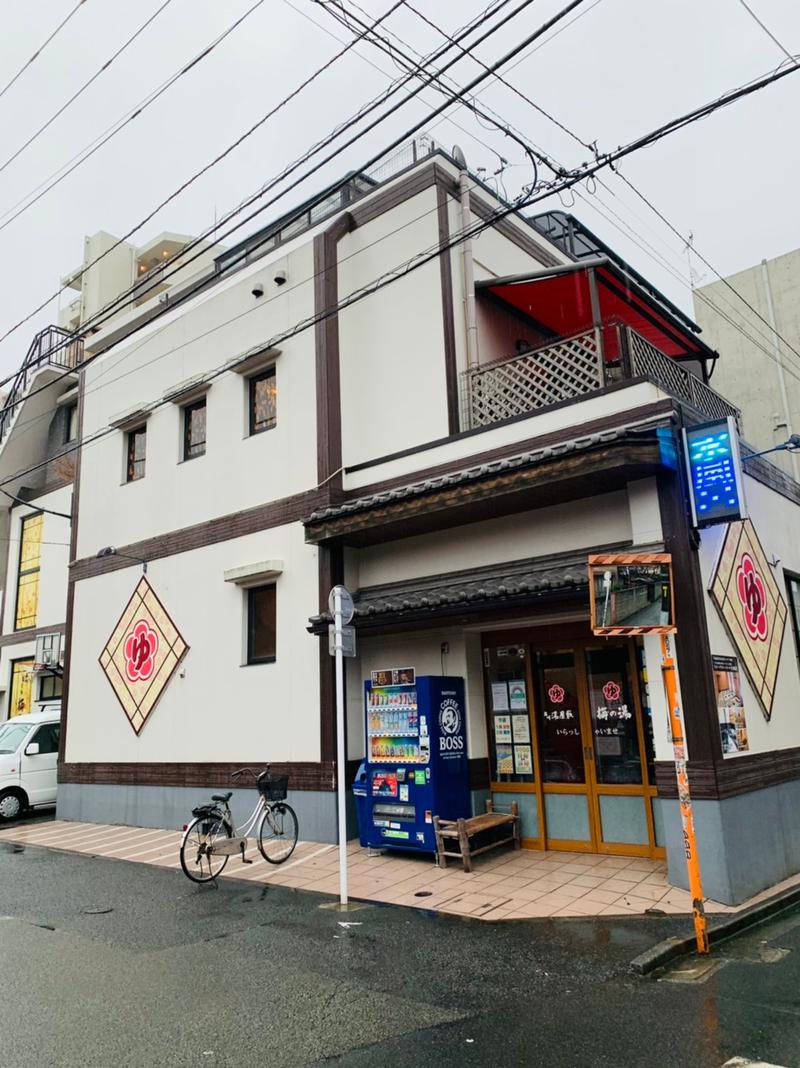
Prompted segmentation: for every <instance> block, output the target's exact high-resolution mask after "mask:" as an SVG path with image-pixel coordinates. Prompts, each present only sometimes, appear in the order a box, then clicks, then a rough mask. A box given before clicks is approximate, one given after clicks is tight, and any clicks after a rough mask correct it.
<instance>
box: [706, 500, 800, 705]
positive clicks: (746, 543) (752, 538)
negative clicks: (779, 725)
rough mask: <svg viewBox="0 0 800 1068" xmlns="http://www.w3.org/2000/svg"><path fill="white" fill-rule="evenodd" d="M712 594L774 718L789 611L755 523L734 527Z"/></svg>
mask: <svg viewBox="0 0 800 1068" xmlns="http://www.w3.org/2000/svg"><path fill="white" fill-rule="evenodd" d="M709 592H710V593H711V599H712V601H713V602H714V604H715V605H716V607H717V611H718V612H719V614H720V616H721V617H722V622H723V623H724V624H725V627H726V628H727V631H728V633H729V634H730V637H731V640H732V642H733V644H734V645H735V646H736V648H737V650H738V652H739V655H740V656H741V659H742V663H743V664H744V667H745V671H746V672H747V675H748V677H749V679H750V682H751V684H752V687H753V689H754V690H755V692H756V696H757V697H758V699H759V701H760V702H761V707H762V710H763V712H764V715H765V716H766V718H767V719H769V718H770V716H771V715H772V702H773V700H774V697H775V683H776V681H777V678H778V664H779V662H780V656H781V645H782V644H783V632H784V630H785V627H786V614H787V608H786V602H785V601H784V599H783V597H782V596H781V592H780V590H779V589H778V584H777V582H776V581H775V579H774V577H773V575H772V569H771V568H770V566H769V563H768V562H767V558H766V556H765V555H764V550H763V549H762V548H761V542H760V541H759V540H758V535H757V534H756V532H755V528H754V527H753V524H752V523H751V522H750V520H749V519H745V520H744V521H743V522H738V523H730V524H729V525H728V529H727V531H726V533H725V540H724V541H723V543H722V550H721V552H720V554H719V560H718V561H717V566H716V569H715V571H714V575H713V577H712V579H711V585H710V587H709Z"/></svg>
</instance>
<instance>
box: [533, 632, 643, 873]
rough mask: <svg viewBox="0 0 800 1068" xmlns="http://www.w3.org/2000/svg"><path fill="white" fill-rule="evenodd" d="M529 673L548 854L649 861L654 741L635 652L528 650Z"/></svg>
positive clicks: (613, 648) (600, 647)
mask: <svg viewBox="0 0 800 1068" xmlns="http://www.w3.org/2000/svg"><path fill="white" fill-rule="evenodd" d="M533 667H534V674H535V695H536V700H535V718H536V735H537V740H538V746H539V761H540V765H541V780H542V784H541V797H542V804H543V810H544V811H543V816H544V819H543V824H544V830H545V845H546V847H547V848H549V849H568V850H575V851H591V852H604V853H626V854H634V855H636V854H642V855H651V854H652V852H653V850H654V849H655V848H656V842H655V832H654V824H653V813H652V807H651V800H652V796H651V795H652V794H653V793H654V792H655V791H654V790H652V789H651V787H650V778H649V776H648V764H652V738H651V737H650V731H649V723H648V726H647V728H645V725H644V723H643V719H642V709H641V702H640V697H639V690H638V680H637V678H636V673H637V664H636V659H635V650H634V647H633V645H632V644H631V643H630V642H624V643H618V644H614V643H611V642H603V643H597V644H594V643H590V642H586V643H581V644H580V645H579V646H577V647H572V648H566V649H565V648H558V649H551V648H540V649H534V652H533Z"/></svg>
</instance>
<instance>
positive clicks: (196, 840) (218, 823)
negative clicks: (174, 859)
mask: <svg viewBox="0 0 800 1068" xmlns="http://www.w3.org/2000/svg"><path fill="white" fill-rule="evenodd" d="M232 837H233V833H232V831H231V828H230V827H229V825H228V824H227V823H226V822H225V820H223V819H220V818H219V817H218V816H198V817H197V819H196V820H194V822H193V823H190V824H189V826H188V827H187V828H186V830H185V831H184V835H183V841H182V842H181V867H182V868H183V874H184V875H186V876H187V877H188V878H189V879H191V880H192V882H194V883H210V882H212V880H214V879H216V877H217V876H218V875H221V874H222V869H223V868H224V867H225V865H226V864H227V863H228V857H227V856H226V855H225V854H222V855H220V854H219V853H214V851H213V847H214V842H215V841H219V839H221V838H232Z"/></svg>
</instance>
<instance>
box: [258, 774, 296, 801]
mask: <svg viewBox="0 0 800 1068" xmlns="http://www.w3.org/2000/svg"><path fill="white" fill-rule="evenodd" d="M288 787H289V776H288V775H272V774H271V773H270V772H268V771H263V772H262V773H261V774H260V775H259V777H258V792H259V793H260V794H261V796H262V797H265V798H266V799H267V801H285V800H286V793H287V790H288Z"/></svg>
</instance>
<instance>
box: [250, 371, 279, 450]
mask: <svg viewBox="0 0 800 1068" xmlns="http://www.w3.org/2000/svg"><path fill="white" fill-rule="evenodd" d="M248 389H249V393H250V405H249V409H250V434H260V433H261V431H262V430H270V429H271V428H272V427H274V426H275V423H276V422H277V416H278V404H277V402H278V391H277V388H276V384H275V368H274V367H270V368H269V370H267V371H263V372H262V373H261V374H259V375H255V376H254V377H253V378H251V379H250V380H249V382H248Z"/></svg>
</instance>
